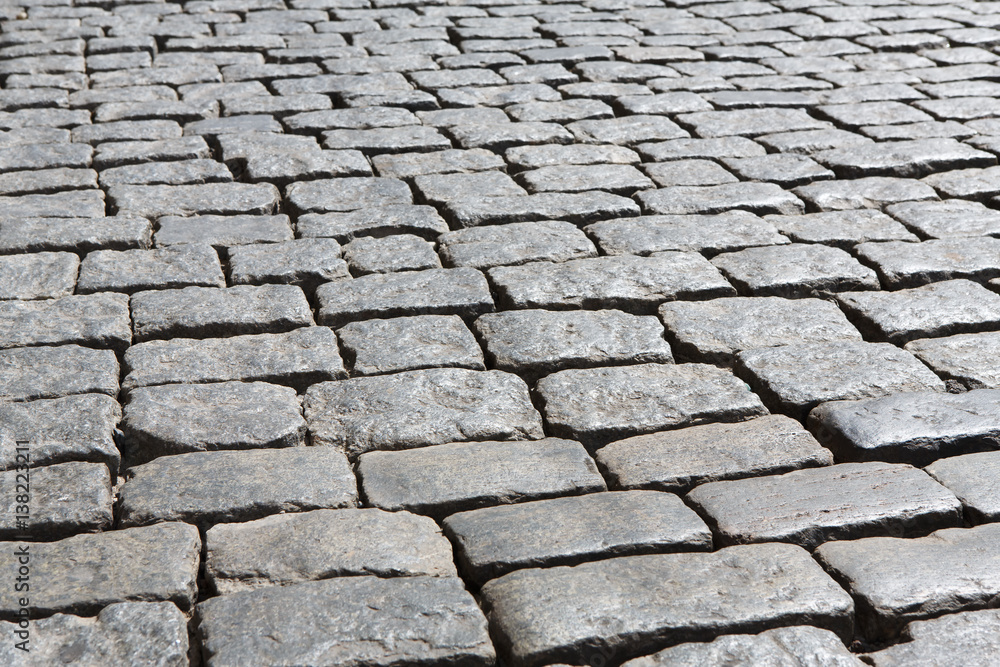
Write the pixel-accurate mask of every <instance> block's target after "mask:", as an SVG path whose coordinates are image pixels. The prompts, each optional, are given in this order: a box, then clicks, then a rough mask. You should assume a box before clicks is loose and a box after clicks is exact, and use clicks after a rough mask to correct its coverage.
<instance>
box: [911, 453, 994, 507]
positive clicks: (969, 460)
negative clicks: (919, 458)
mask: <svg viewBox="0 0 1000 667" xmlns="http://www.w3.org/2000/svg"><path fill="white" fill-rule="evenodd" d="M925 470H926V471H927V473H928V474H930V475H931V476H932V477H933V478H934V479H936V480H937V481H939V482H941V483H942V484H944V485H945V486H946V487H948V490H949V491H951V492H952V493H954V494H955V495H956V496H958V499H959V500H961V501H962V505H964V506H965V511H966V512H967V513H968V514H969V515H970V516H971V517H972V519H973V520H974V521H975V522H976V523H987V522H991V521H997V520H998V519H1000V484H998V483H997V479H998V478H997V472H998V470H1000V454H998V453H997V452H983V453H979V454H966V455H965V456H954V457H952V458H948V459H942V460H940V461H937V462H935V463H932V464H931V465H929V466H927V468H926V469H925Z"/></svg>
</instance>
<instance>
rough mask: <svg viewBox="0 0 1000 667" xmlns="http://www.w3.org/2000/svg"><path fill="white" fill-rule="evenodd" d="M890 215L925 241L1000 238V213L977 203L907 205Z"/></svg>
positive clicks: (891, 208)
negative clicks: (980, 237)
mask: <svg viewBox="0 0 1000 667" xmlns="http://www.w3.org/2000/svg"><path fill="white" fill-rule="evenodd" d="M886 213H888V214H890V215H891V216H893V217H894V218H896V219H897V220H899V221H900V222H901V223H903V224H904V225H906V226H907V227H908V228H909V229H912V230H913V231H914V232H915V233H917V234H919V235H920V236H921V237H922V238H925V239H946V238H951V237H955V236H996V235H997V234H1000V211H996V210H994V209H991V208H987V207H986V206H984V205H983V204H981V203H979V202H977V201H966V200H964V199H946V200H944V201H928V202H903V203H901V204H893V205H892V206H889V207H888V208H886ZM871 240H872V241H875V240H878V239H871Z"/></svg>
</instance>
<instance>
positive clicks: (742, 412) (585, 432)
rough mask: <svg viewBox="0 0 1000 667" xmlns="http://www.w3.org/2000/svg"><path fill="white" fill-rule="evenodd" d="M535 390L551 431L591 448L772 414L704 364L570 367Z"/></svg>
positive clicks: (723, 373)
mask: <svg viewBox="0 0 1000 667" xmlns="http://www.w3.org/2000/svg"><path fill="white" fill-rule="evenodd" d="M535 390H536V391H537V392H538V395H539V397H540V399H541V401H542V403H543V406H544V407H543V413H544V414H545V420H546V423H547V424H548V426H549V429H550V432H551V433H552V434H554V435H556V436H560V437H568V438H573V439H575V440H579V441H581V442H583V443H584V444H585V445H587V446H588V447H592V448H593V447H598V446H601V445H604V444H606V443H607V442H609V441H611V440H617V439H620V438H623V437H628V436H633V435H641V434H644V433H651V432H653V431H662V430H665V429H670V428H679V427H682V426H694V425H696V424H699V423H703V422H707V421H723V422H738V421H745V420H747V419H751V418H753V417H757V416H760V415H763V414H767V410H766V409H765V408H764V405H763V404H762V403H761V402H760V399H759V398H758V397H757V396H755V395H754V394H752V393H751V392H750V391H749V389H748V387H747V386H746V385H745V384H743V383H742V382H740V381H739V380H738V379H736V378H735V377H733V376H732V375H731V374H730V373H728V372H726V371H724V370H722V369H719V368H716V367H714V366H708V365H704V364H681V365H676V366H675V365H672V364H640V365H636V366H622V367H612V368H594V369H585V370H566V371H560V372H558V373H553V374H552V375H549V376H547V377H545V378H542V379H541V380H539V381H538V384H537V386H536V388H535Z"/></svg>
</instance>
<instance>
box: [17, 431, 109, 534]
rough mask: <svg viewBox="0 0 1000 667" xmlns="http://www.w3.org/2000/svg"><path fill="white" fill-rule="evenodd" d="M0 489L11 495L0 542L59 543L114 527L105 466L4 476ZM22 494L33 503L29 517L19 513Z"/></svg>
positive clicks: (76, 465) (74, 466) (69, 465)
mask: <svg viewBox="0 0 1000 667" xmlns="http://www.w3.org/2000/svg"><path fill="white" fill-rule="evenodd" d="M31 444H33V443H30V442H29V444H28V448H29V450H30V449H32V447H31ZM29 455H30V451H29ZM0 484H3V487H4V488H5V489H8V494H7V500H6V505H7V506H6V507H5V508H4V509H5V510H6V511H5V512H4V515H3V519H2V520H0V537H2V538H3V539H5V540H23V539H25V538H28V539H43V540H56V539H59V538H62V537H68V536H69V535H73V534H74V533H96V532H98V531H100V530H105V529H107V528H110V527H111V519H112V516H111V503H112V500H113V499H112V497H111V475H110V474H109V472H108V467H107V466H106V465H103V464H101V463H83V462H79V461H74V462H71V463H58V464H56V465H52V466H47V467H44V468H35V469H34V470H31V471H30V472H28V471H25V470H24V469H23V468H18V469H14V470H8V471H6V472H3V473H0ZM22 492H23V493H24V494H25V495H27V496H28V497H29V502H30V504H28V505H27V506H28V508H29V511H28V512H25V511H24V510H23V509H22V510H20V511H19V507H20V506H22V505H24V504H25V503H22V502H21V501H20V500H18V498H20V494H21V493H22ZM19 515H21V516H19ZM23 515H27V518H25V516H23Z"/></svg>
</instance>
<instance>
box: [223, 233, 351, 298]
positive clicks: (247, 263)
mask: <svg viewBox="0 0 1000 667" xmlns="http://www.w3.org/2000/svg"><path fill="white" fill-rule="evenodd" d="M340 252H341V248H340V244H339V243H337V241H335V240H334V239H313V238H307V239H295V240H293V241H284V242H281V243H261V244H255V245H247V246H235V247H232V248H229V249H228V255H229V279H230V281H231V282H232V283H233V284H234V285H260V284H265V283H277V284H289V285H298V286H299V287H302V288H303V289H304V290H308V291H309V292H310V293H311V292H312V290H313V289H314V288H315V287H316V285H318V284H320V283H325V282H330V281H334V280H347V279H350V277H351V274H350V272H349V271H348V268H347V262H345V261H344V260H342V259H340Z"/></svg>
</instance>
